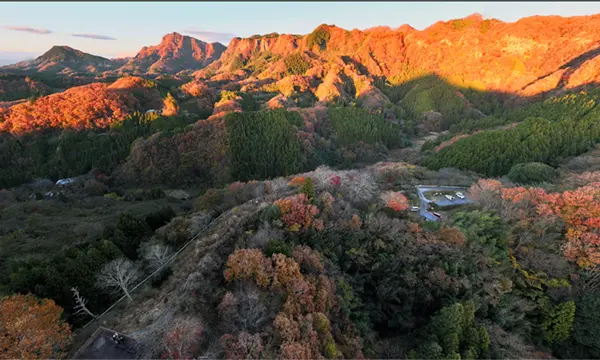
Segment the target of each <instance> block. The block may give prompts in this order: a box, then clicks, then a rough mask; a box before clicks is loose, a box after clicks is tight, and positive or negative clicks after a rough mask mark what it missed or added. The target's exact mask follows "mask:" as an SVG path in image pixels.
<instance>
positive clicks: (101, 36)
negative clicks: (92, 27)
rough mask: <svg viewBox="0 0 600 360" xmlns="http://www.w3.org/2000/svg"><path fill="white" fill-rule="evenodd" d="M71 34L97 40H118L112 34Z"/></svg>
mask: <svg viewBox="0 0 600 360" xmlns="http://www.w3.org/2000/svg"><path fill="white" fill-rule="evenodd" d="M71 36H75V37H82V38H88V39H96V40H117V39H116V38H114V37H111V36H106V35H98V34H71Z"/></svg>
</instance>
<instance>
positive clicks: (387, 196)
mask: <svg viewBox="0 0 600 360" xmlns="http://www.w3.org/2000/svg"><path fill="white" fill-rule="evenodd" d="M381 200H383V202H384V203H385V206H386V207H389V208H390V209H393V210H394V211H402V210H406V209H408V205H409V203H408V199H407V198H406V196H404V194H403V193H401V192H399V191H386V192H384V193H382V194H381Z"/></svg>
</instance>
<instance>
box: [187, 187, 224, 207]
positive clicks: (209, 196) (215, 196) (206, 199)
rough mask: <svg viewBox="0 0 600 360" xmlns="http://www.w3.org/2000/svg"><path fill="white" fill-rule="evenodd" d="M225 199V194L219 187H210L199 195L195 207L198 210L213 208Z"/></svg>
mask: <svg viewBox="0 0 600 360" xmlns="http://www.w3.org/2000/svg"><path fill="white" fill-rule="evenodd" d="M222 200H223V194H222V193H221V192H220V191H219V190H217V189H208V190H206V192H205V193H204V194H203V195H202V196H199V197H198V198H197V199H196V201H195V202H194V208H196V209H197V210H211V209H213V208H215V207H216V206H217V205H218V204H220V203H221V202H222Z"/></svg>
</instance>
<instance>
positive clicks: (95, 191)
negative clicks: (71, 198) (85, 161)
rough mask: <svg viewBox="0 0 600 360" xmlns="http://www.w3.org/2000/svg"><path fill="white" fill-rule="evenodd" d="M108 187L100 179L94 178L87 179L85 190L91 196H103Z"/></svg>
mask: <svg viewBox="0 0 600 360" xmlns="http://www.w3.org/2000/svg"><path fill="white" fill-rule="evenodd" d="M105 189H106V187H105V186H104V184H102V183H101V182H99V181H96V180H94V179H90V180H87V181H86V182H85V184H84V186H83V190H84V191H85V193H86V194H88V195H90V196H102V195H103V194H104V190H105Z"/></svg>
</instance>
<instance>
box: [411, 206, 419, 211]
mask: <svg viewBox="0 0 600 360" xmlns="http://www.w3.org/2000/svg"><path fill="white" fill-rule="evenodd" d="M410 211H412V212H417V211H419V207H418V206H411V207H410Z"/></svg>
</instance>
